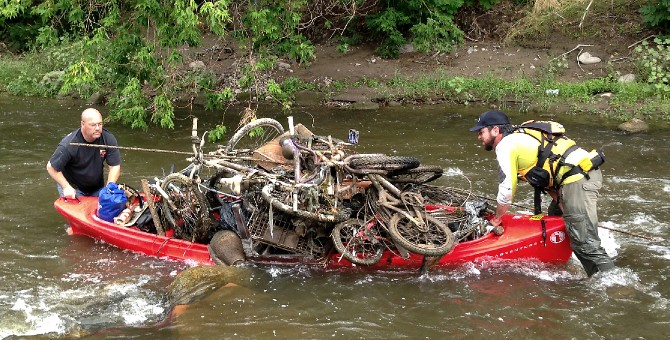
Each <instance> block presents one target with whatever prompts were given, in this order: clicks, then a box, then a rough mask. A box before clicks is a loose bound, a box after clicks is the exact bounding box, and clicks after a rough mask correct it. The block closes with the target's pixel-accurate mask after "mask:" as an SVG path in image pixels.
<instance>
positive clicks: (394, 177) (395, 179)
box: [387, 165, 444, 184]
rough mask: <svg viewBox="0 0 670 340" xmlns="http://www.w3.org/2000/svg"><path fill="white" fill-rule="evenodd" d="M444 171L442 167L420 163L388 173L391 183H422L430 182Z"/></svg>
mask: <svg viewBox="0 0 670 340" xmlns="http://www.w3.org/2000/svg"><path fill="white" fill-rule="evenodd" d="M443 173H444V169H442V168H441V167H439V166H436V165H420V166H418V167H416V168H414V169H406V170H397V171H392V172H390V173H389V174H388V176H387V177H388V179H389V181H390V182H391V183H410V184H424V183H428V182H432V181H434V180H436V179H438V178H440V177H442V174H443Z"/></svg>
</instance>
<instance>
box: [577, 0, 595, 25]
mask: <svg viewBox="0 0 670 340" xmlns="http://www.w3.org/2000/svg"><path fill="white" fill-rule="evenodd" d="M592 4H593V0H591V1H590V2H589V5H588V6H586V9H585V10H584V15H582V21H580V22H579V26H578V27H579V29H582V24H583V23H584V19H585V18H586V13H588V12H589V8H591V5H592Z"/></svg>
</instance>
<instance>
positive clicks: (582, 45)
mask: <svg viewBox="0 0 670 340" xmlns="http://www.w3.org/2000/svg"><path fill="white" fill-rule="evenodd" d="M588 46H593V45H584V44H579V45H577V46H575V48H573V49H571V50H570V51H567V52H565V53H563V54H561V55H559V56H558V57H556V58H554V59H551V60H550V61H549V62H552V61H554V60H556V59H558V58H560V57H562V56H564V55H566V54H568V53H570V52H572V51H574V50H576V49H578V48H580V47H588Z"/></svg>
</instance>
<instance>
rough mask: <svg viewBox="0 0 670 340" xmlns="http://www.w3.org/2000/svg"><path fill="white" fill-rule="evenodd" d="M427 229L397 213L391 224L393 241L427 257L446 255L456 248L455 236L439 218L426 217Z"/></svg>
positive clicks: (390, 229)
mask: <svg viewBox="0 0 670 340" xmlns="http://www.w3.org/2000/svg"><path fill="white" fill-rule="evenodd" d="M425 222H426V229H427V231H422V230H421V229H420V228H419V226H417V225H416V223H415V222H414V221H412V220H410V219H409V218H408V217H407V216H405V215H404V214H400V213H396V214H394V215H393V216H392V217H391V221H390V222H389V234H390V236H391V239H392V240H393V241H394V242H396V243H398V244H399V245H400V246H402V247H403V248H405V249H407V250H409V251H411V252H413V253H417V254H421V255H427V256H439V255H444V254H446V253H448V252H449V251H451V249H452V248H453V247H454V244H455V241H454V235H453V234H452V233H451V230H450V229H449V227H447V225H446V224H444V223H442V222H440V221H439V220H438V219H437V218H435V217H433V216H430V215H425Z"/></svg>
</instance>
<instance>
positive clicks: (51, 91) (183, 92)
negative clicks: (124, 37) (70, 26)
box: [0, 0, 670, 127]
mask: <svg viewBox="0 0 670 340" xmlns="http://www.w3.org/2000/svg"><path fill="white" fill-rule="evenodd" d="M538 3H540V2H539V1H538V2H536V5H537V4H538ZM565 3H570V4H571V6H567V5H566V6H564V8H552V7H547V8H544V9H542V10H538V12H537V13H536V12H534V11H535V9H533V12H532V14H529V12H528V11H529V8H528V6H526V7H520V6H515V5H511V2H505V1H504V2H502V3H500V4H499V5H497V6H495V8H493V9H491V10H489V11H486V12H485V13H484V14H481V13H478V14H477V15H474V14H473V15H471V16H469V17H468V15H467V13H466V14H464V15H463V16H462V17H459V20H460V21H462V22H459V27H462V28H463V31H464V32H465V33H466V35H465V41H464V43H463V44H461V45H459V46H458V47H457V48H456V49H455V50H453V51H450V52H440V53H428V54H426V53H419V52H416V51H415V50H414V49H413V47H412V45H406V46H404V47H403V48H402V50H401V53H400V55H399V56H398V58H395V59H383V58H381V57H380V56H379V54H378V53H376V52H375V45H374V43H375V42H371V41H368V42H367V43H361V44H358V45H354V44H351V45H350V44H344V43H342V40H341V39H336V38H332V39H326V41H325V42H323V43H321V44H319V45H316V46H315V49H314V59H313V60H312V61H311V62H309V63H297V62H296V61H295V60H289V59H287V58H283V59H282V58H280V59H279V60H277V61H275V62H274V64H273V65H271V66H272V67H270V68H268V69H263V68H262V67H260V66H258V64H257V63H261V62H260V61H258V60H256V59H254V55H253V54H252V55H251V56H250V55H249V54H247V53H246V52H245V51H246V50H245V49H244V48H241V47H239V46H237V45H236V44H235V43H234V42H233V41H234V40H233V39H230V38H220V37H216V36H213V35H205V36H203V37H202V44H201V45H200V46H198V47H190V48H189V47H183V48H180V49H178V50H176V51H175V52H178V53H179V54H180V55H181V57H182V58H183V60H182V63H183V65H181V66H179V67H178V68H177V69H175V70H170V72H174V74H172V73H171V74H170V78H171V79H178V81H174V83H175V84H172V86H173V88H172V89H171V90H170V91H167V92H166V93H167V95H165V94H164V95H163V96H161V95H158V96H157V92H158V91H157V89H156V88H152V85H149V84H148V83H147V82H145V83H144V84H140V83H139V82H137V83H133V82H130V84H135V86H134V87H130V86H129V87H128V88H126V89H125V90H124V91H128V92H129V93H130V92H132V95H129V94H125V95H124V96H123V97H124V99H120V97H119V95H117V96H116V97H117V98H116V100H117V101H118V103H117V104H118V105H125V106H127V107H125V108H123V110H126V111H133V110H134V111H133V112H135V111H143V110H146V111H148V113H144V114H143V115H142V117H146V116H149V115H154V117H153V118H152V120H153V122H154V123H155V122H156V120H160V121H161V124H163V123H162V122H163V121H166V122H167V121H169V120H170V119H166V120H163V118H156V117H157V116H158V117H160V116H161V115H163V116H162V117H166V116H167V117H168V118H169V116H170V114H171V110H172V108H171V105H173V106H176V107H189V106H191V105H198V106H202V107H207V108H215V109H218V108H221V107H223V106H225V105H229V104H230V103H233V104H234V103H236V102H237V103H240V102H241V103H248V106H249V107H250V108H253V105H254V103H256V102H257V101H259V100H260V101H263V100H268V101H273V102H278V103H279V109H281V110H284V111H286V112H288V111H290V110H292V109H293V108H295V107H296V106H298V107H301V106H320V105H325V106H329V107H339V108H344V109H359V110H365V109H378V108H380V107H383V106H399V105H431V104H438V103H454V104H459V105H472V104H477V105H484V106H491V107H498V108H502V109H514V110H519V111H525V112H534V113H541V112H546V111H552V112H564V113H568V114H589V115H599V116H606V117H608V118H612V119H616V120H620V121H627V120H629V119H631V118H641V119H644V120H655V121H656V120H665V121H668V120H670V112H669V108H670V98H669V97H670V96H669V95H668V94H669V93H670V85H668V84H665V83H663V82H662V81H659V82H660V83H653V82H649V72H650V70H649V66H647V68H646V69H645V67H644V66H643V65H642V62H641V61H642V59H643V58H645V57H647V56H650V55H652V54H653V52H654V51H653V49H654V48H655V45H656V44H658V45H659V46H666V47H667V46H670V40H666V41H665V42H663V43H660V44H659V43H657V42H655V41H654V33H655V32H651V31H649V30H647V29H645V28H643V25H642V20H641V16H640V14H639V6H640V5H639V3H634V2H632V1H624V0H617V1H616V4H615V3H614V2H613V3H612V4H611V5H607V4H600V3H595V4H594V5H593V6H592V7H590V8H589V9H588V10H586V11H585V8H584V7H585V6H586V3H584V4H581V2H579V1H571V2H565ZM589 5H590V4H589ZM646 44H649V45H646ZM664 44H665V45H664ZM73 45H75V46H74V47H73V46H63V47H61V48H60V50H56V51H52V52H42V53H40V54H39V55H36V54H33V55H32V56H31V55H30V54H29V55H26V56H14V57H12V56H7V55H4V56H2V57H0V59H1V60H2V63H0V65H2V66H0V85H4V86H2V88H3V89H6V90H7V91H9V92H11V93H14V94H20V95H40V96H51V95H56V94H57V93H61V92H65V93H67V94H68V95H74V96H77V94H75V93H74V90H73V89H71V88H70V89H69V90H63V87H64V86H63V78H64V76H63V75H64V72H65V71H63V69H67V68H68V67H70V66H71V65H70V64H71V60H77V58H79V53H77V48H76V44H73ZM587 56H588V57H587ZM73 58H74V59H73ZM45 60H50V61H51V62H52V65H42V64H41V63H46V62H45ZM54 60H55V61H56V62H54ZM59 60H60V61H62V62H61V64H62V65H58V64H57V62H58V61H59ZM263 62H266V61H263ZM82 65H84V64H82ZM249 69H254V70H256V69H258V71H254V72H253V74H251V75H249ZM71 70H72V72H74V73H76V72H75V71H76V70H77V68H72V69H71ZM80 71H81V70H80ZM72 72H71V73H72ZM17 74H18V76H17ZM250 79H251V80H250ZM660 79H662V77H661V78H660ZM77 81H82V82H84V83H83V85H82V84H78V85H77V86H78V90H81V89H82V88H83V89H84V90H87V89H89V88H91V86H89V85H88V83H85V82H87V81H91V82H92V83H91V84H93V85H95V84H97V83H96V81H98V80H97V79H89V78H86V77H83V76H82V77H80V79H78V80H77ZM250 82H252V83H253V84H252V85H251V86H250V85H249V83H250ZM65 83H66V84H65V85H68V86H75V84H72V83H70V84H68V83H67V81H66V82H65ZM241 83H245V84H246V85H240V84H241ZM202 84H207V86H203V85H202ZM269 84H276V85H275V88H274V92H272V90H270V89H269V88H268V85H269ZM102 85H103V87H104V86H107V87H109V86H110V85H109V84H102ZM65 87H67V86H65ZM0 91H1V90H0ZM103 91H104V90H103ZM270 92H272V93H270ZM106 97H107V96H106V95H105V94H104V93H98V94H96V95H94V96H92V97H89V95H88V94H87V95H86V98H84V99H85V100H87V101H88V102H91V103H93V104H102V103H104V102H105V100H106ZM156 98H159V99H160V100H161V101H160V102H158V103H157V102H153V103H151V102H150V100H155V99H156ZM168 101H172V102H171V103H167V102H168ZM118 105H116V106H118ZM113 106H114V105H113ZM115 109H116V108H115ZM158 111H161V112H160V114H157V112H158ZM251 111H253V110H251ZM124 114H129V113H128V112H126V113H124ZM131 116H132V115H131ZM131 116H123V115H120V117H122V118H121V120H124V121H126V120H128V121H133V126H135V124H136V123H137V124H138V125H137V126H139V127H144V126H146V124H145V122H144V120H142V119H139V118H138V120H133V119H135V118H133V117H135V116H132V117H131ZM139 121H141V122H142V123H141V124H139V123H138V122H139ZM169 125H170V124H167V126H169Z"/></svg>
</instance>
